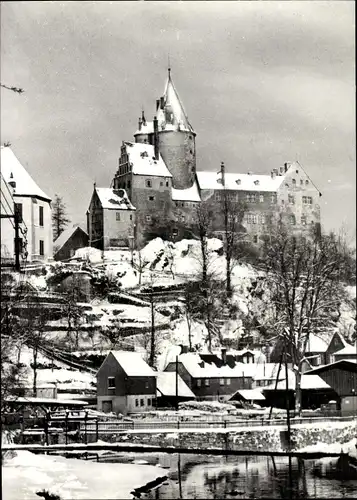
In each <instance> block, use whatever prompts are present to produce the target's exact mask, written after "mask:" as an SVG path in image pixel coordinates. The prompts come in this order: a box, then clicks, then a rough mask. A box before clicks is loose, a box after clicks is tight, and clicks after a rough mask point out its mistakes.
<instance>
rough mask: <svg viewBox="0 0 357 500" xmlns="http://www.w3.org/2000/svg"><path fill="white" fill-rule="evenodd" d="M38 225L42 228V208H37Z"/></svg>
mask: <svg viewBox="0 0 357 500" xmlns="http://www.w3.org/2000/svg"><path fill="white" fill-rule="evenodd" d="M38 218H39V225H40V226H41V227H43V207H38Z"/></svg>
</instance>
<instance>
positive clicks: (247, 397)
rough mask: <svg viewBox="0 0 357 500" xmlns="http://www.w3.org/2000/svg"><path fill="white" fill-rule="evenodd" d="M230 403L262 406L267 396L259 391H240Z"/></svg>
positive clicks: (230, 399)
mask: <svg viewBox="0 0 357 500" xmlns="http://www.w3.org/2000/svg"><path fill="white" fill-rule="evenodd" d="M228 401H241V402H244V403H258V404H262V402H264V401H265V396H264V394H263V393H262V392H261V391H260V390H259V389H240V390H238V391H237V392H235V393H234V394H233V396H232V397H231V398H229V400H228Z"/></svg>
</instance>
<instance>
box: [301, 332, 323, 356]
mask: <svg viewBox="0 0 357 500" xmlns="http://www.w3.org/2000/svg"><path fill="white" fill-rule="evenodd" d="M327 348H328V343H327V342H326V341H325V340H324V339H322V338H321V337H319V336H318V335H315V334H314V333H310V335H309V339H308V341H307V344H306V352H326V350H327Z"/></svg>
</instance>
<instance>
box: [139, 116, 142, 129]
mask: <svg viewBox="0 0 357 500" xmlns="http://www.w3.org/2000/svg"><path fill="white" fill-rule="evenodd" d="M142 123H143V122H142V120H141V118H139V130H141V125H142Z"/></svg>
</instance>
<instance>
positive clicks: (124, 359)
mask: <svg viewBox="0 0 357 500" xmlns="http://www.w3.org/2000/svg"><path fill="white" fill-rule="evenodd" d="M110 352H111V354H112V355H113V356H114V358H115V359H116V360H117V361H118V363H119V364H120V366H121V367H122V369H123V370H124V371H125V373H126V374H127V375H128V376H129V377H155V376H156V373H155V372H154V371H153V370H152V368H150V366H149V365H148V364H147V363H146V362H145V361H144V360H143V358H142V357H141V355H140V353H138V352H132V351H110Z"/></svg>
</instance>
